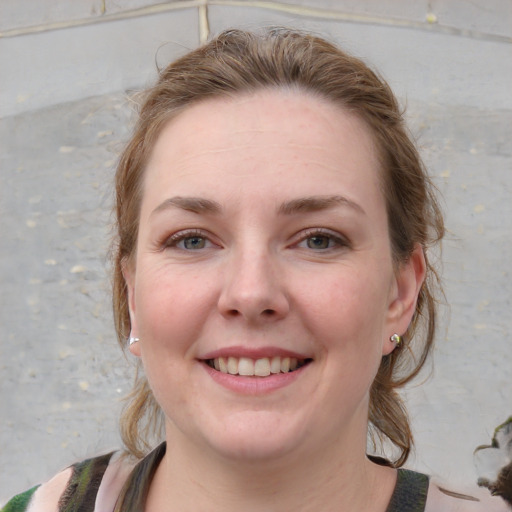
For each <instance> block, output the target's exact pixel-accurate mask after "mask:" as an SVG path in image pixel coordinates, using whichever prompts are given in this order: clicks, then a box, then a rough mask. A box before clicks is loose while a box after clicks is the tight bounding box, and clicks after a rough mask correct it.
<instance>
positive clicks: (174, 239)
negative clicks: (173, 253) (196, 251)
mask: <svg viewBox="0 0 512 512" xmlns="http://www.w3.org/2000/svg"><path fill="white" fill-rule="evenodd" d="M188 238H201V239H204V240H205V241H207V242H210V243H211V240H210V239H209V238H208V235H207V234H206V233H204V232H202V231H199V230H197V229H186V230H185V231H179V232H178V233H174V234H173V235H171V236H170V237H167V238H166V239H165V240H164V242H163V244H162V246H163V248H164V249H167V248H169V247H175V248H179V249H182V250H191V249H186V248H185V247H178V244H179V243H180V242H182V241H184V240H186V239H188Z"/></svg>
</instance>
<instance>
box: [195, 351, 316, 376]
mask: <svg viewBox="0 0 512 512" xmlns="http://www.w3.org/2000/svg"><path fill="white" fill-rule="evenodd" d="M311 361H313V360H312V359H310V358H308V359H297V358H295V357H280V356H274V357H262V358H260V359H251V358H249V357H216V358H215V359H206V360H204V363H206V364H207V365H208V366H209V367H210V368H213V369H214V370H217V371H219V372H221V373H229V374H230V375H241V376H244V377H268V376H269V375H276V374H279V373H290V372H294V371H296V370H298V369H299V368H302V367H303V366H306V365H307V364H309V363H311Z"/></svg>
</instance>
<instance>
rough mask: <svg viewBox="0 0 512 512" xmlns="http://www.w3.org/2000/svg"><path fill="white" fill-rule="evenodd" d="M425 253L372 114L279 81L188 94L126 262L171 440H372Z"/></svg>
mask: <svg viewBox="0 0 512 512" xmlns="http://www.w3.org/2000/svg"><path fill="white" fill-rule="evenodd" d="M422 261H423V260H422V256H421V251H416V253H415V255H414V256H413V258H411V261H410V262H409V263H407V264H405V265H403V266H402V267H401V268H400V270H399V271H397V272H395V271H394V268H393V264H392V256H391V250H390V241H389V236H388V227H387V216H386V205H385V201H384V198H383V194H382V186H381V182H380V169H379V162H378V158H377V155H376V149H375V147H374V144H373V142H372V138H371V135H370V133H369V130H368V129H367V127H366V126H365V124H364V123H363V122H362V121H360V120H359V119H358V118H357V117H355V116H354V115H352V114H350V113H348V112H346V111H344V110H342V109H340V108H339V107H337V106H335V105H333V104H331V103H329V102H327V101H324V100H320V99H318V98H315V97H313V96H311V95H308V94H306V93H302V92H297V91H295V92H290V91H288V92H285V91H277V90H271V91H261V92H258V93H255V94H251V95H245V96H238V97H235V98H234V99H212V100H208V101H205V102H203V103H199V104H196V105H194V106H191V107H189V108H188V109H186V110H185V111H184V112H182V113H181V114H179V115H178V116H177V117H176V118H175V119H173V120H172V121H171V122H169V123H168V125H167V126H166V127H165V128H164V129H163V131H162V133H161V135H160V137H159V139H158V141H157V143H156V145H155V147H154V150H153V152H152V155H151V158H150V160H149V163H148V166H147V170H146V175H145V181H144V190H143V199H142V204H141V214H140V227H139V235H138V243H137V251H136V257H135V260H134V263H133V264H132V265H129V266H128V267H127V268H126V269H125V276H126V279H127V282H128V286H129V303H130V314H131V321H132V335H134V336H137V337H139V338H140V339H141V341H140V342H139V343H136V344H135V345H133V346H132V347H131V350H132V352H133V353H134V354H135V355H138V356H141V357H142V360H143V363H144V367H145V371H146V374H147V377H148V379H149V382H150V385H151V388H152V390H153V392H154V395H155V398H156V400H157V401H158V403H159V404H160V406H161V407H162V409H163V411H164V413H165V415H166V428H167V437H168V439H173V440H176V442H179V443H181V445H182V446H183V445H187V443H192V444H190V446H195V447H196V448H197V447H199V448H200V449H201V450H202V451H203V453H206V452H207V451H210V452H211V453H216V454H219V455H222V456H228V457H234V458H237V457H242V458H255V459H257V458H266V457H279V456H282V455H285V454H289V453H292V452H293V451H296V452H301V453H307V452H311V451H313V450H315V451H318V450H321V449H327V450H331V451H332V447H333V446H334V445H333V443H335V442H336V440H339V439H340V438H341V437H342V436H344V435H346V437H347V438H348V439H350V440H351V442H352V444H353V443H354V442H356V444H357V445H358V448H359V447H361V448H362V449H364V446H365V442H366V423H367V414H368V393H369V388H370V385H371V383H372V381H373V378H374V376H375V374H376V372H377V369H378V367H379V364H380V361H381V358H382V356H383V355H385V354H388V353H389V352H391V350H392V349H393V348H394V346H393V344H392V342H391V341H389V337H390V335H392V334H393V333H394V332H398V333H402V332H404V331H405V330H406V328H407V326H408V324H409V321H410V318H411V315H412V312H413V310H414V303H415V300H416V296H417V291H418V287H419V283H420V282H421V279H422V263H421V262H422ZM292 370H293V371H292Z"/></svg>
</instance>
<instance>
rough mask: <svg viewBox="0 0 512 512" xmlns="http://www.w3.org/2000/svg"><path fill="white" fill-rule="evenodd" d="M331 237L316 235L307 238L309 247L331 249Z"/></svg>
mask: <svg viewBox="0 0 512 512" xmlns="http://www.w3.org/2000/svg"><path fill="white" fill-rule="evenodd" d="M331 242H332V240H331V237H329V236H326V235H314V236H310V237H308V238H307V239H306V246H307V247H308V249H329V247H331Z"/></svg>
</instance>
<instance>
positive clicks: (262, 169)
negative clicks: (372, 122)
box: [145, 89, 380, 194]
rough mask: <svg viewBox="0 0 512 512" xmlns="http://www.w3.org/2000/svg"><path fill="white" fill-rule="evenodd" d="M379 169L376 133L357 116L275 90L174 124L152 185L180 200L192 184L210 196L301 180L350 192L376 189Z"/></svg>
mask: <svg viewBox="0 0 512 512" xmlns="http://www.w3.org/2000/svg"><path fill="white" fill-rule="evenodd" d="M379 167H380V165H379V162H378V158H377V151H376V149H375V145H374V142H373V137H372V134H371V132H370V129H369V128H368V127H367V125H366V124H365V122H364V121H362V120H361V119H360V118H359V117H358V116H357V115H356V114H354V113H351V112H349V111H348V110H346V109H344V108H342V107H340V106H338V105H335V104H334V103H332V102H331V101H329V100H325V99H323V98H318V97H315V96H314V95H312V94H310V93H306V92H303V91H297V90H282V89H270V90H261V91H258V92H255V93H251V94H240V95H235V96H234V97H229V98H213V99H208V100H205V101H201V102H199V103H196V104H193V105H191V106H189V107H188V108H187V109H185V110H184V111H183V112H181V113H180V114H178V115H177V116H176V117H175V118H173V119H172V120H170V121H169V122H168V123H167V125H166V126H164V128H163V129H162V131H161V133H160V135H159V137H158V139H157V141H156V143H155V146H154V148H153V151H152V153H151V155H150V158H149V162H148V165H147V171H146V178H145V181H146V184H145V185H146V186H147V187H148V188H150V185H151V184H152V183H153V184H154V183H160V184H162V185H163V184H164V183H165V184H166V185H167V186H171V185H172V187H173V188H175V190H174V194H180V193H181V190H180V189H183V188H186V187H187V186H188V185H190V184H194V186H196V187H200V188H201V186H202V188H203V189H205V192H208V182H209V181H211V180H214V181H215V180H224V181H225V182H228V181H229V182H230V183H231V182H233V183H234V182H237V180H238V185H239V186H250V184H251V180H258V181H261V180H268V181H270V182H272V183H273V184H274V185H275V186H279V183H282V182H286V184H287V186H288V187H289V188H290V189H293V188H294V186H295V185H297V183H295V181H296V179H297V178H300V180H301V183H302V184H304V183H303V182H304V181H308V178H309V181H310V183H309V186H310V187H313V188H321V187H324V188H325V187H326V186H328V187H329V186H330V183H332V181H333V180H336V178H337V177H341V176H343V179H344V181H345V183H346V184H347V185H351V184H354V183H356V182H358V181H366V182H367V184H368V182H372V184H374V185H375V184H376V183H377V182H378V181H379V175H380V172H379ZM322 178H325V179H324V180H323V181H322ZM162 188H163V187H162ZM184 192H187V193H188V190H186V191H184ZM311 192H312V193H313V192H318V193H322V190H316V191H313V190H312V191H311Z"/></svg>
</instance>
